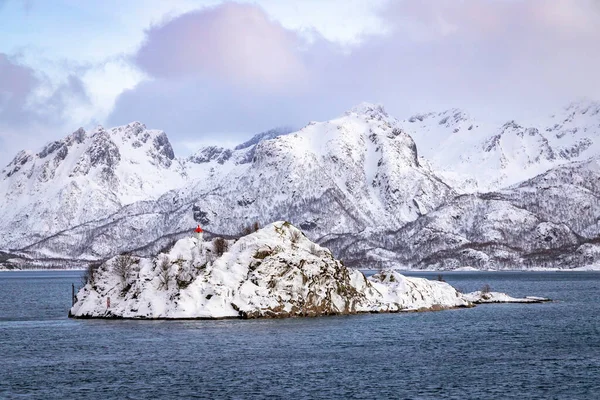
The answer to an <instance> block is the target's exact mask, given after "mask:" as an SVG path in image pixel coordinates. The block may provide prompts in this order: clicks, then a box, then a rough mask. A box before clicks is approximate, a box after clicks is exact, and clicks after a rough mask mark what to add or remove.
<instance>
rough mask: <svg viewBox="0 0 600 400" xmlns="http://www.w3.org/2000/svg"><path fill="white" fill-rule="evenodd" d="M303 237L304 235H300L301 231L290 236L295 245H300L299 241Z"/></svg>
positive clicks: (293, 232)
mask: <svg viewBox="0 0 600 400" xmlns="http://www.w3.org/2000/svg"><path fill="white" fill-rule="evenodd" d="M301 237H302V234H301V233H300V231H292V233H291V234H290V240H291V241H292V243H293V244H296V243H298V241H299V240H300V238H301Z"/></svg>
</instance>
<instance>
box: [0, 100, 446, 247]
mask: <svg viewBox="0 0 600 400" xmlns="http://www.w3.org/2000/svg"><path fill="white" fill-rule="evenodd" d="M172 164H175V161H173V162H172ZM176 164H177V165H176V167H177V168H174V166H171V167H170V168H172V169H173V170H175V171H176V172H179V171H182V174H184V175H185V176H187V177H188V179H189V183H187V184H186V185H185V187H182V188H180V189H174V190H170V191H167V190H165V193H164V194H163V195H162V196H160V197H159V198H158V199H156V200H151V201H150V200H149V201H140V202H136V203H131V204H128V205H125V206H124V207H118V206H115V207H114V208H104V209H102V208H100V209H99V210H100V211H98V213H97V215H94V217H92V218H89V219H87V220H86V221H81V222H80V223H79V224H78V225H76V226H71V227H70V226H69V225H67V224H65V229H63V230H62V231H61V232H60V233H59V234H56V235H53V236H52V235H47V236H46V237H45V238H40V239H41V240H38V241H37V242H34V243H32V240H31V236H26V235H25V234H23V237H24V239H22V240H18V239H19V238H15V239H14V240H11V241H9V242H4V243H0V247H9V248H19V249H22V250H25V251H28V252H30V254H33V255H35V256H37V257H40V256H42V257H50V256H57V255H60V256H64V257H74V258H104V257H108V256H111V255H114V254H116V253H118V252H120V251H123V250H136V249H137V250H139V249H141V248H144V249H146V250H147V251H149V252H151V251H152V249H155V248H158V247H160V246H161V245H163V244H164V243H163V241H164V238H169V240H170V239H172V238H173V237H177V235H181V234H182V233H183V232H187V231H188V230H189V227H190V226H195V224H196V223H200V224H202V225H203V226H204V227H205V228H206V229H207V230H208V231H210V232H216V233H219V234H225V235H236V234H238V233H239V232H240V231H241V230H242V228H243V227H244V226H246V225H249V224H251V223H253V222H255V221H257V222H259V223H260V224H266V223H270V222H271V221H273V220H277V219H288V220H290V221H292V222H293V223H295V224H297V225H299V226H300V227H302V229H303V230H304V231H305V232H307V234H308V235H309V236H310V237H311V238H313V239H319V238H321V237H323V236H325V235H329V234H344V233H348V232H362V231H375V230H385V229H397V228H399V227H400V226H402V225H404V224H405V223H406V222H408V221H412V220H415V219H416V218H418V217H419V216H420V215H423V214H426V213H427V212H429V211H431V210H433V209H435V208H437V207H438V206H440V205H441V204H443V203H444V202H446V201H447V200H449V199H451V198H452V197H453V196H454V192H453V190H452V189H451V188H450V187H449V186H448V185H446V184H445V183H444V182H442V181H441V180H440V179H439V178H438V177H437V176H436V175H435V174H434V173H433V172H432V171H431V170H430V169H428V168H425V167H422V166H421V165H420V164H419V161H418V158H417V151H416V146H415V144H414V142H413V140H412V138H411V137H410V136H409V135H408V134H406V133H405V132H404V131H402V130H401V129H399V128H398V126H397V121H396V120H395V119H394V118H393V117H390V116H389V115H388V114H387V113H386V112H385V110H384V109H383V108H382V107H380V106H373V105H369V104H362V105H360V106H358V107H356V108H354V109H352V110H350V111H348V112H347V113H346V114H345V115H343V116H341V117H339V118H337V119H334V120H331V121H326V122H318V123H317V122H315V123H311V124H309V125H307V126H306V127H304V128H303V129H301V130H300V131H298V132H295V133H292V134H288V135H283V136H279V137H276V138H274V139H271V140H262V141H260V140H259V141H257V143H256V144H254V145H252V144H250V146H246V145H244V146H238V148H237V150H236V149H225V148H219V147H207V148H204V149H201V150H199V151H198V152H197V153H196V154H194V155H192V156H191V157H189V158H188V159H186V160H182V161H178V162H177V163H176ZM169 172H173V171H172V170H171V169H169ZM177 182H180V178H177V179H173V182H169V184H170V185H172V186H174V183H177ZM172 186H171V187H172ZM180 186H182V185H180ZM166 188H167V189H168V185H166ZM56 213H57V212H56V211H54V212H52V213H48V214H47V215H46V216H45V217H44V216H40V218H42V220H43V219H44V218H46V219H48V218H53V217H54V215H55V214H56ZM10 223H11V222H8V224H10ZM49 233H50V232H49ZM40 236H41V235H40Z"/></svg>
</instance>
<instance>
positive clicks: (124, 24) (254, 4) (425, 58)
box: [0, 0, 600, 165]
mask: <svg viewBox="0 0 600 400" xmlns="http://www.w3.org/2000/svg"><path fill="white" fill-rule="evenodd" d="M598 43H600V1H598V0H286V1H281V0H256V1H238V2H224V1H217V0H214V1H213V0H211V1H208V0H207V1H204V0H168V1H165V0H127V1H122V0H102V1H100V0H98V1H95V0H86V1H80V0H0V164H2V165H5V164H6V163H8V162H9V161H10V159H12V157H14V154H15V153H16V152H17V151H19V150H20V149H24V148H27V149H36V148H38V147H39V146H42V145H43V144H44V143H46V142H48V141H51V140H57V139H60V138H62V137H64V136H65V135H67V134H69V133H70V132H72V131H74V130H76V129H77V128H78V127H80V126H81V127H84V128H85V129H93V128H94V127H95V126H97V125H103V126H105V127H112V126H117V125H123V124H127V123H129V122H131V121H141V122H143V123H145V124H146V126H147V127H148V128H153V129H161V130H164V131H166V132H167V134H168V136H169V138H170V139H171V142H172V143H173V145H174V147H175V151H176V153H177V154H180V155H185V154H188V153H190V152H192V151H194V150H196V149H197V148H199V147H200V146H202V145H205V144H215V143H221V144H224V145H231V144H235V143H238V142H242V141H244V140H245V139H247V138H248V137H250V136H252V135H253V134H255V133H258V132H261V131H265V130H268V129H270V128H273V127H277V126H293V127H297V128H300V127H302V126H303V125H305V124H306V123H308V122H309V121H312V120H326V119H331V118H334V117H336V116H338V115H340V114H342V113H343V112H344V111H345V110H347V109H349V108H351V107H352V106H354V105H356V104H358V103H360V102H363V101H367V102H373V103H380V104H383V105H384V106H385V108H386V109H387V111H388V112H389V113H390V114H392V115H394V116H396V117H398V118H406V117H409V116H410V115H412V114H414V113H417V112H428V111H436V110H437V111H442V110H446V109H448V108H453V107H457V108H462V109H464V110H466V111H467V112H469V113H470V114H471V115H473V116H474V117H475V118H481V119H488V120H489V119H491V120H498V121H502V120H507V119H520V118H531V117H534V116H537V115H542V114H543V115H546V114H548V115H549V114H551V113H553V112H554V111H556V110H557V109H559V108H560V107H563V106H565V105H567V104H568V103H570V102H571V101H574V100H578V99H581V98H588V99H593V100H600V74H598V72H597V71H600V50H598V49H599V45H598Z"/></svg>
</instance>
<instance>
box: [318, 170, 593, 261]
mask: <svg viewBox="0 0 600 400" xmlns="http://www.w3.org/2000/svg"><path fill="white" fill-rule="evenodd" d="M599 199H600V158H593V159H590V160H588V161H585V162H573V163H570V164H567V165H564V166H560V167H556V168H554V169H551V170H549V171H548V172H546V173H544V174H541V175H539V176H536V177H534V178H532V179H530V180H527V181H525V182H522V183H520V184H518V185H515V186H512V187H509V188H507V189H503V190H500V191H496V192H490V193H485V194H464V195H459V196H457V197H455V198H454V199H452V200H451V201H449V202H448V203H447V204H445V205H443V206H441V207H439V208H438V209H437V210H435V211H433V212H431V213H429V214H427V215H425V216H423V217H421V218H419V219H417V220H416V221H414V222H411V223H408V224H407V225H405V226H403V227H402V228H400V229H399V230H396V231H390V232H387V233H384V234H381V233H376V234H374V235H371V236H370V237H369V238H361V237H353V238H350V237H345V238H343V239H342V240H337V242H336V240H334V239H333V238H332V242H333V243H337V248H335V249H334V250H335V251H336V252H337V253H336V254H338V253H339V254H345V255H346V258H347V259H356V260H363V261H360V262H364V263H369V262H367V261H364V260H371V261H370V263H371V264H376V263H377V260H380V261H381V262H382V263H383V264H384V265H386V264H390V265H394V264H395V265H399V266H403V267H410V268H432V269H454V268H458V267H465V266H469V267H474V268H481V269H505V268H506V269H520V268H575V267H583V266H588V265H594V264H597V263H598V262H600V246H599V245H600V240H599V237H600V227H599V222H598V220H599V216H600V201H599ZM325 244H327V242H325Z"/></svg>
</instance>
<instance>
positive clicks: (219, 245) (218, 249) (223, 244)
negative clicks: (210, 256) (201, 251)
mask: <svg viewBox="0 0 600 400" xmlns="http://www.w3.org/2000/svg"><path fill="white" fill-rule="evenodd" d="M213 247H214V249H215V253H216V254H217V257H220V256H222V255H223V254H225V253H226V252H227V250H228V248H229V243H227V240H225V239H223V238H222V237H217V238H214V239H213Z"/></svg>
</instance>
